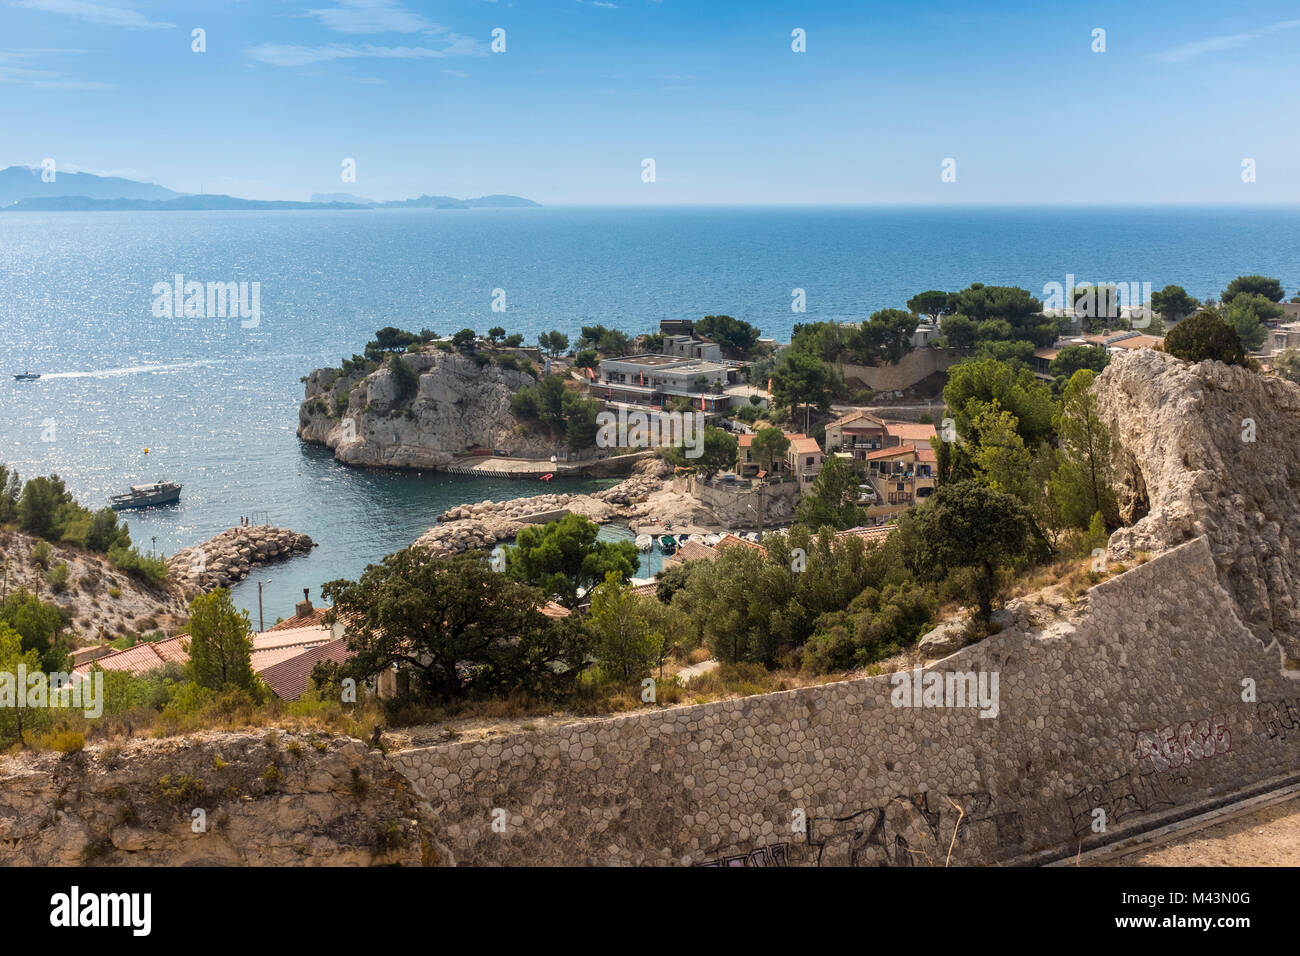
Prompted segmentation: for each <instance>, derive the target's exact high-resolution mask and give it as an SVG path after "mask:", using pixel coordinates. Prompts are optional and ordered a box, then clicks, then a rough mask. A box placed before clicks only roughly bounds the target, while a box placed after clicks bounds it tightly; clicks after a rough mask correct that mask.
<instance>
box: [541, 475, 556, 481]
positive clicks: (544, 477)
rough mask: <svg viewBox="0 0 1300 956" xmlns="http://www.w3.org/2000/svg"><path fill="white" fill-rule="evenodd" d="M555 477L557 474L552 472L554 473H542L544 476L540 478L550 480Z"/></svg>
mask: <svg viewBox="0 0 1300 956" xmlns="http://www.w3.org/2000/svg"><path fill="white" fill-rule="evenodd" d="M554 477H555V475H553V474H552V475H542V477H541V479H540V480H541V481H550V480H551V479H552V478H554Z"/></svg>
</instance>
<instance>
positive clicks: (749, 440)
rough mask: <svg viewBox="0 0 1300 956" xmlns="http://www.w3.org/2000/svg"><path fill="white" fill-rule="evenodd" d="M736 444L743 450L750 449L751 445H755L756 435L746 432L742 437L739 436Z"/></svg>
mask: <svg viewBox="0 0 1300 956" xmlns="http://www.w3.org/2000/svg"><path fill="white" fill-rule="evenodd" d="M736 442H737V444H739V446H740V447H741V448H748V447H749V446H750V445H752V444H754V433H753V432H745V433H744V434H742V435H737V436H736Z"/></svg>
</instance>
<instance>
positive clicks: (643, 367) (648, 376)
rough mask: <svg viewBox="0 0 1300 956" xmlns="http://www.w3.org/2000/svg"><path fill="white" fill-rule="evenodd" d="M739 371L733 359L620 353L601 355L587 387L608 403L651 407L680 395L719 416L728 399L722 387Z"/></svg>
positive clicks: (712, 414) (698, 408) (728, 383)
mask: <svg viewBox="0 0 1300 956" xmlns="http://www.w3.org/2000/svg"><path fill="white" fill-rule="evenodd" d="M739 373H740V366H739V365H738V364H736V363H727V362H718V361H707V360H704V359H698V358H688V357H683V356H678V355H660V354H645V355H624V356H621V357H619V358H608V359H604V360H603V361H602V362H601V363H600V369H599V371H598V372H597V378H596V381H593V382H592V383H591V384H590V386H588V391H589V393H590V394H591V395H592V397H594V398H599V399H603V400H604V401H606V402H608V403H610V404H612V405H618V404H625V405H629V406H638V407H641V408H648V409H655V410H658V409H662V408H663V407H664V406H665V405H667V404H668V403H669V402H671V401H672V399H674V398H682V399H685V400H686V401H688V402H689V403H690V405H691V408H693V409H695V410H697V411H702V412H704V414H705V417H706V418H719V417H721V416H722V415H723V414H724V413H725V412H726V410H727V406H728V405H729V404H730V402H731V396H730V395H728V394H726V392H725V389H726V387H727V386H728V385H732V384H735V382H736V380H737V378H738V377H739Z"/></svg>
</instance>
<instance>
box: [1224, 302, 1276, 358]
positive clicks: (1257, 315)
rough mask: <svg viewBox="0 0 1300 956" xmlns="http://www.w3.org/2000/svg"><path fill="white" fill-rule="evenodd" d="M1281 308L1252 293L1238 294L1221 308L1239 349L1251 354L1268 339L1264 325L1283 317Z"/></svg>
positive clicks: (1266, 328)
mask: <svg viewBox="0 0 1300 956" xmlns="http://www.w3.org/2000/svg"><path fill="white" fill-rule="evenodd" d="M1283 314H1284V313H1283V311H1282V307H1281V306H1279V305H1277V304H1276V303H1274V302H1273V301H1272V300H1271V299H1268V298H1265V297H1264V296H1262V295H1259V294H1258V293H1254V292H1240V293H1238V294H1237V295H1235V296H1233V297H1232V298H1231V299H1229V300H1228V301H1227V302H1226V303H1224V307H1223V318H1224V321H1226V322H1227V323H1228V324H1229V325H1231V326H1232V327H1233V328H1234V329H1236V330H1237V338H1239V339H1241V347H1242V348H1243V349H1244V350H1245V351H1247V352H1253V351H1255V350H1256V349H1258V348H1259V347H1260V346H1261V345H1263V344H1264V340H1265V339H1266V338H1268V327H1267V324H1266V323H1269V322H1276V321H1277V320H1278V319H1280V318H1282V316H1283Z"/></svg>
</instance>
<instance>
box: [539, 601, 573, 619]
mask: <svg viewBox="0 0 1300 956" xmlns="http://www.w3.org/2000/svg"><path fill="white" fill-rule="evenodd" d="M537 610H539V611H541V612H542V613H543V614H545V615H546V616H547V617H553V618H556V619H557V620H558V619H560V618H566V617H568V616H569V615H570V614H572V613H573V612H572V611H570V610H569V609H568V608H567V607H565V606H564V605H563V604H556V603H555V602H554V601H547V602H546V603H545V604H543V605H542V606H541V607H539V608H538V609H537Z"/></svg>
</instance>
